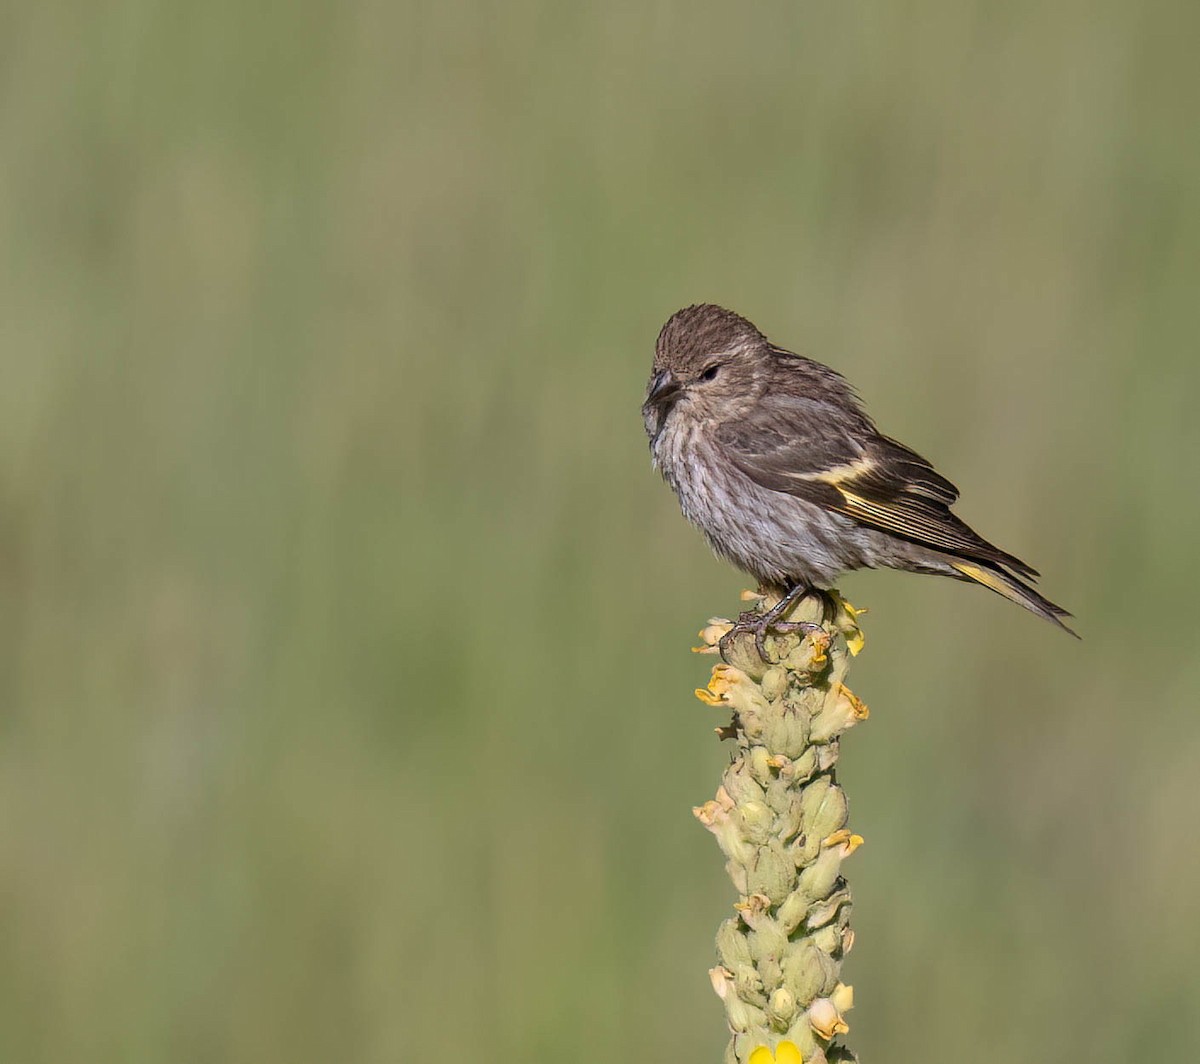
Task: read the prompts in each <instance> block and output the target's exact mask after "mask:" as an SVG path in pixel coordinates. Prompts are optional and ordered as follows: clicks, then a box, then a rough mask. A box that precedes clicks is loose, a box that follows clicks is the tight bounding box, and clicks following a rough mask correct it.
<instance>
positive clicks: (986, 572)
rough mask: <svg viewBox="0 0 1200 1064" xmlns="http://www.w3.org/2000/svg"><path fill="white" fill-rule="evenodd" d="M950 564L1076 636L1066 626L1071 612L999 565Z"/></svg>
mask: <svg viewBox="0 0 1200 1064" xmlns="http://www.w3.org/2000/svg"><path fill="white" fill-rule="evenodd" d="M950 564H951V565H952V566H953V567H954V568H955V569H957V570H958V572H960V573H961V574H962V578H963V579H964V580H974V581H975V583H977V584H982V585H983V586H984V587H986V588H990V589H991V590H992V591H994V592H996V594H997V595H1003V596H1004V597H1005V598H1006V599H1008V601H1009V602H1015V603H1016V604H1017V605H1018V606H1024V607H1025V608H1026V609H1027V610H1029V612H1030V613H1036V614H1037V615H1038V616H1039V617H1045V618H1046V620H1048V621H1050V622H1051V623H1052V624H1056V625H1058V627H1059V628H1061V629H1063V631H1066V632H1070V633H1071V635H1073V636H1075V638H1076V639H1078V638H1079V634H1078V633H1077V632H1075V631H1074V630H1073V629H1071V628H1069V627H1068V626H1067V624H1066V622H1065V621H1064V620H1063V618H1064V617H1070V616H1071V615H1070V614H1069V613H1068V612H1067V611H1066V610H1064V609H1063V608H1062V607H1061V606H1056V605H1055V604H1054V603H1053V602H1051V601H1050V600H1049V599H1048V598H1045V597H1044V596H1042V595H1039V594H1038V593H1037V592H1036V591H1034V589H1033V588H1031V587H1030V586H1029V585H1028V584H1026V583H1024V582H1023V581H1021V580H1018V579H1017V578H1016V577H1015V576H1013V575H1012V574H1011V573H1006V572H1005V571H1004V570H1003V569H1001V568H1000V567H999V566H995V565H987V564H985V563H983V562H968V561H959V560H957V559H956V560H954V561H951V562H950Z"/></svg>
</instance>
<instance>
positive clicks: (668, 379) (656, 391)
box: [646, 369, 679, 407]
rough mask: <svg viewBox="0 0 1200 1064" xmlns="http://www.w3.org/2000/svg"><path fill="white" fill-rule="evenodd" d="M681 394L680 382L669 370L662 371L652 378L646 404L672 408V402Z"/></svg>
mask: <svg viewBox="0 0 1200 1064" xmlns="http://www.w3.org/2000/svg"><path fill="white" fill-rule="evenodd" d="M678 394H679V382H678V381H677V380H676V379H675V375H674V374H673V373H672V372H671V371H670V370H669V369H660V370H659V371H658V372H657V373H656V374H654V376H653V377H651V378H650V390H649V391H648V392H647V393H646V404H647V405H648V406H649V405H654V406H663V407H665V406H670V404H671V401H672V400H673V399H674V398H675V396H677V395H678Z"/></svg>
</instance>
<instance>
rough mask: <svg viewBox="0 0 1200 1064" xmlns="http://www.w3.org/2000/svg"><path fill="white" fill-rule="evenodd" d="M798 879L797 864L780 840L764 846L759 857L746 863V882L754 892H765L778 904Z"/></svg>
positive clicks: (772, 901)
mask: <svg viewBox="0 0 1200 1064" xmlns="http://www.w3.org/2000/svg"><path fill="white" fill-rule="evenodd" d="M795 881H796V866H795V865H794V864H793V863H792V861H791V859H790V858H789V857H788V856H787V855H786V854H785V853H784V852H783V850H782V847H781V846H780V845H779V843H778V842H774V841H773V843H772V845H770V846H764V847H762V848H761V849H759V851H758V856H757V858H755V859H753V860H751V861H750V862H748V863H747V865H746V883H747V885H748V886H749V888H750V893H752V894H764V895H766V897H768V898H769V899H770V900H771V904H772V905H778V904H779V903H780V902H781V901H783V899H784V898H786V897H787V896H788V894H790V893H791V890H792V887H793V886H794V884H795Z"/></svg>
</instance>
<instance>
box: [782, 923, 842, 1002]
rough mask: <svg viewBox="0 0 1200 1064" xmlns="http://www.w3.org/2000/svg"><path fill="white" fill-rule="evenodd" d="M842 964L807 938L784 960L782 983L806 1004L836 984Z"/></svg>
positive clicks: (797, 998) (795, 946) (796, 944)
mask: <svg viewBox="0 0 1200 1064" xmlns="http://www.w3.org/2000/svg"><path fill="white" fill-rule="evenodd" d="M840 967H841V966H840V965H839V964H838V962H837V961H835V960H834V959H833V958H832V957H830V956H829V954H827V953H823V952H822V951H821V950H819V949H817V947H816V946H814V945H813V944H812V942H811V941H809V940H807V939H805V940H802V941H800V942H796V943H794V944H793V947H792V949H791V951H790V952H789V953H788V955H787V957H786V958H784V961H783V985H784V986H785V987H787V988H788V990H789V991H791V993H792V994H793V995H794V996H795V998H796V1000H797V1001H802V1002H804V1003H805V1004H807V1003H808V1002H810V1001H812V1000H813V999H814V998H817V997H820V996H821V995H822V994H826V993H828V992H829V991H830V990H832V989H833V988H834V987H835V986H836V985H837V980H838V971H839V969H840Z"/></svg>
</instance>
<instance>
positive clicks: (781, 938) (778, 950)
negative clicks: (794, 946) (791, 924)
mask: <svg viewBox="0 0 1200 1064" xmlns="http://www.w3.org/2000/svg"><path fill="white" fill-rule="evenodd" d="M746 937H747V939H748V940H749V944H750V956H751V957H752V958H753V959H754V961H755V962H761V961H763V960H765V959H766V958H767V957H782V956H783V953H784V951H785V950H787V948H788V946H789V943H788V937H787V934H786V933H785V932H784V931H783V929H782V928H781V927H780V926H779V925H778V924H777V923H776V922H775V921H774V920H766V921H763V923H762V924H761V925H760V926H759V927H758V929H757V930H754V931H751V932H750V934H749V935H748V936H746Z"/></svg>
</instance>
